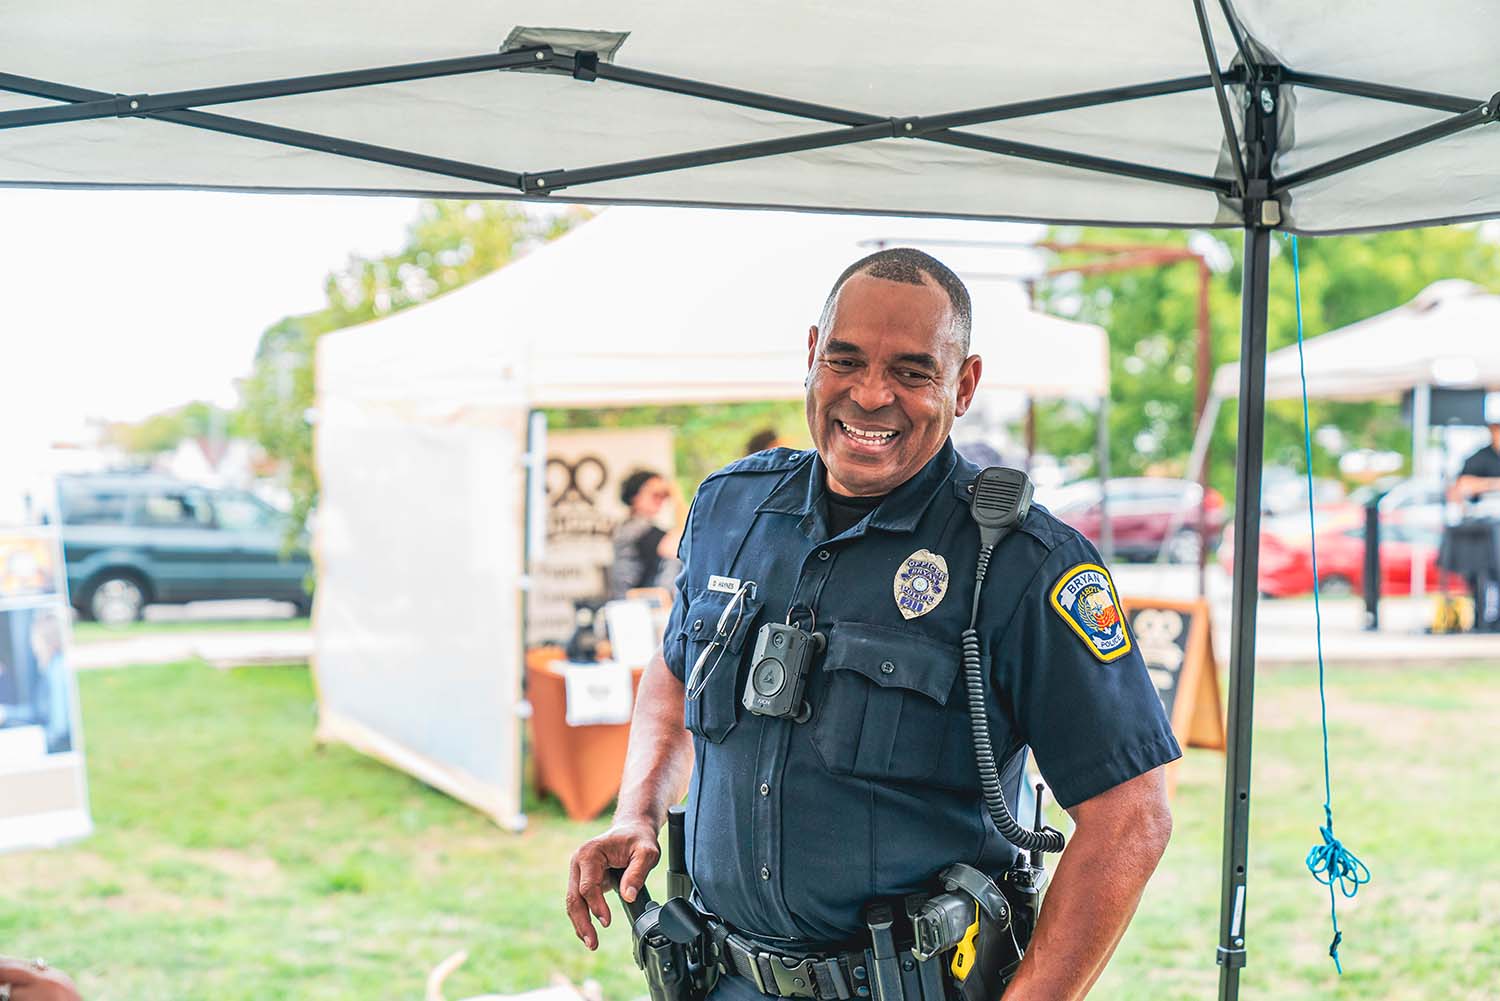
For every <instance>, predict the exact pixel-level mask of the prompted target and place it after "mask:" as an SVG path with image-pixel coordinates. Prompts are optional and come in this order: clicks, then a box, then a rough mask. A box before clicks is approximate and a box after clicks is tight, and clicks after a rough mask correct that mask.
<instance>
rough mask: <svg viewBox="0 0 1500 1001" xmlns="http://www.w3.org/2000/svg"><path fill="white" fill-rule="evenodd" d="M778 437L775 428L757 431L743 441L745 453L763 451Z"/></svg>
mask: <svg viewBox="0 0 1500 1001" xmlns="http://www.w3.org/2000/svg"><path fill="white" fill-rule="evenodd" d="M780 437H781V435H779V434H777V433H776V429H775V428H766V429H765V430H764V431H757V432H755V433H754V434H752V435H751V436H750V440H749V441H747V442H746V443H745V454H746V455H754V454H755V453H756V452H764V451H765V450H766V449H768V448H770V447H771V446H772V445H774V444H776V440H777V439H778V438H780Z"/></svg>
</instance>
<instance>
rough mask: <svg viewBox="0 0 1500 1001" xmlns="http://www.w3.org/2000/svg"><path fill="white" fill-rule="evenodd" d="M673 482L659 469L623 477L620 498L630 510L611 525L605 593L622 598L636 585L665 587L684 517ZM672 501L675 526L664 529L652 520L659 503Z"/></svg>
mask: <svg viewBox="0 0 1500 1001" xmlns="http://www.w3.org/2000/svg"><path fill="white" fill-rule="evenodd" d="M677 493H678V491H677V490H676V485H675V484H673V483H671V482H669V481H668V480H667V478H666V477H664V476H662V475H661V474H660V473H657V472H653V471H652V470H649V469H638V470H636V471H635V472H633V473H631V474H630V475H629V476H627V477H626V478H625V482H624V484H623V485H621V487H620V500H621V501H623V502H624V503H625V506H626V507H628V508H630V514H629V515H628V516H627V517H626V518H625V520H624V521H623V522H621V523H620V527H619V528H617V529H615V534H614V537H613V539H612V542H613V544H614V550H615V558H614V562H613V563H612V564H610V568H609V596H610V597H611V598H623V597H625V593H626V592H627V591H630V590H633V589H635V588H638V587H669V586H671V582H672V578H673V577H675V576H676V574H677V561H676V559H675V558H674V557H675V556H676V553H677V544H678V542H680V541H681V540H682V525H683V523H684V521H685V517H684V514H683V511H682V507H683V504H682V501H681V498H680V497H679V496H677ZM668 501H675V503H676V506H677V509H678V510H677V523H676V524H677V527H676V528H674V529H673V530H672V531H670V532H668V531H666V530H665V529H663V528H662V527H661V526H660V525H658V524H657V523H656V518H657V516H658V515H659V514H660V513H661V509H662V505H664V504H666V503H667V502H668Z"/></svg>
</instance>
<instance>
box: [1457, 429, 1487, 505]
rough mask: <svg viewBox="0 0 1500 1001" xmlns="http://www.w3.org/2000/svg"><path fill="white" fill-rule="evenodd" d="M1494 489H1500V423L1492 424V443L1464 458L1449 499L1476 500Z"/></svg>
mask: <svg viewBox="0 0 1500 1001" xmlns="http://www.w3.org/2000/svg"><path fill="white" fill-rule="evenodd" d="M1492 490H1500V423H1497V424H1491V425H1490V443H1489V444H1488V445H1486V446H1485V447H1484V448H1481V449H1480V450H1479V451H1477V452H1475V453H1474V454H1473V455H1471V456H1469V457H1468V458H1467V459H1465V460H1464V465H1463V468H1462V469H1460V470H1459V471H1458V479H1457V480H1456V481H1454V484H1453V487H1452V489H1450V490H1449V491H1448V499H1449V500H1455V501H1462V500H1475V499H1476V498H1478V497H1479V495H1480V494H1486V493H1489V492H1490V491H1492Z"/></svg>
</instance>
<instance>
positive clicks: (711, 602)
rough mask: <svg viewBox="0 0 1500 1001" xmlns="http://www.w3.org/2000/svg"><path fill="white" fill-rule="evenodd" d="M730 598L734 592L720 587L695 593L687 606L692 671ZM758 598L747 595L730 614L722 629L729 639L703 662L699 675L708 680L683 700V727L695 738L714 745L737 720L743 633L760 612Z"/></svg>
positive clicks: (686, 629) (685, 634) (686, 630)
mask: <svg viewBox="0 0 1500 1001" xmlns="http://www.w3.org/2000/svg"><path fill="white" fill-rule="evenodd" d="M733 600H734V595H732V594H724V593H723V592H720V591H699V592H698V593H697V594H695V595H694V596H693V599H692V601H691V602H690V603H689V604H688V616H687V623H686V625H684V626H683V628H682V635H683V638H684V639H686V641H687V670H688V675H689V676H691V675H692V671H693V666H694V665H695V664H697V663H698V660H699V658H701V657H703V653H704V651H705V650H708V648H709V646H710V645H711V644H712V643H713V640H714V637H715V636H717V635H718V628H719V620H720V619H721V618H723V617H724V611H725V609H727V608H728V607H729V605H730V602H732V601H733ZM762 604H764V602H761V601H759V600H755V599H752V598H749V597H747V598H746V599H745V600H744V608H743V610H742V611H741V612H740V613H739V615H738V616H736V614H735V613H734V612H730V614H729V618H728V620H727V621H726V622H725V623H724V629H725V631H726V632H727V633H728V635H729V638H728V639H727V640H726V641H723V642H721V643H720V645H719V646H717V647H715V648H714V649H713V650H712V651H710V652H709V654H708V658H707V659H706V660H704V662H703V675H705V676H707V678H708V681H707V682H706V683H703V682H702V679H701V678H700V679H699V681H700V683H702V684H703V691H702V692H700V693H699V694H698V697H697V698H695V699H688V700H687V704H686V711H685V715H686V723H687V728H688V729H689V730H691V731H692V732H693V733H696V734H698V735H699V736H700V737H705V738H707V739H708V740H711V741H713V742H714V743H715V744H717V743H720V742H722V741H723V740H724V738H725V737H727V736H729V731H731V730H733V729H734V724H735V723H736V721H737V720H738V711H739V704H740V700H739V692H740V687H741V684H742V675H743V672H742V671H741V669H740V668H741V666H742V665H743V663H744V659H745V637H746V636H748V635H749V634H750V630H751V629H752V628H753V625H754V623H755V620H756V619H757V618H758V617H759V615H760V609H761V605H762Z"/></svg>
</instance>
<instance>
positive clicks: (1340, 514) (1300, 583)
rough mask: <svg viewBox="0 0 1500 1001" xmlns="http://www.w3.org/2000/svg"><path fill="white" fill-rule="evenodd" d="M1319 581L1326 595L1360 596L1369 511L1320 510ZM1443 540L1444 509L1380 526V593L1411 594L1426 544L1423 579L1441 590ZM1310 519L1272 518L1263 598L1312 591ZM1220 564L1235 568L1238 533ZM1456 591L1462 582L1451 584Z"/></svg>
mask: <svg viewBox="0 0 1500 1001" xmlns="http://www.w3.org/2000/svg"><path fill="white" fill-rule="evenodd" d="M1317 526H1318V580H1319V584H1320V586H1321V589H1322V593H1323V594H1326V595H1345V594H1360V593H1363V591H1364V586H1365V583H1364V582H1365V512H1364V509H1363V508H1359V507H1350V506H1339V507H1333V508H1324V509H1320V510H1319V511H1318V512H1317ZM1441 537H1442V509H1441V508H1440V507H1426V506H1422V507H1414V508H1408V509H1403V510H1397V511H1393V512H1391V513H1389V514H1385V515H1383V516H1382V517H1381V521H1380V590H1381V593H1382V594H1384V595H1403V594H1411V558H1412V550H1413V548H1414V545H1421V546H1422V548H1423V550H1424V552H1423V555H1422V567H1423V574H1424V576H1425V578H1426V587H1427V590H1428V591H1429V592H1432V591H1436V590H1438V584H1439V576H1438V569H1437V551H1438V542H1439V541H1440V539H1441ZM1309 538H1310V536H1309V535H1308V528H1307V515H1306V514H1305V513H1304V514H1300V515H1286V516H1284V517H1280V518H1268V519H1266V520H1264V521H1262V522H1261V527H1260V593H1261V594H1263V595H1265V596H1266V597H1269V598H1286V597H1291V596H1293V595H1299V594H1310V593H1311V592H1312V581H1313V571H1312V546H1311V545H1310V544H1309V541H1308V540H1309ZM1219 562H1220V563H1221V564H1223V566H1224V568H1225V569H1226V570H1230V571H1232V570H1233V569H1234V529H1233V528H1232V527H1231V528H1229V529H1228V530H1226V531H1225V533H1224V542H1223V544H1222V545H1220V546H1219ZM1444 583H1446V584H1447V585H1448V586H1449V587H1450V588H1451V589H1454V590H1458V589H1462V588H1463V587H1464V585H1463V583H1462V582H1461V581H1458V580H1456V579H1451V580H1448V581H1445V582H1444Z"/></svg>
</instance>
